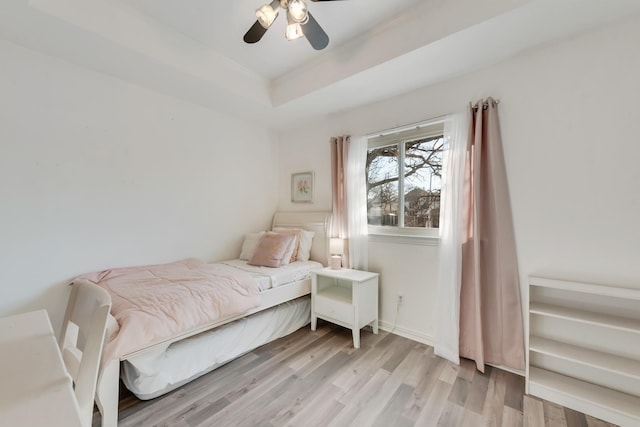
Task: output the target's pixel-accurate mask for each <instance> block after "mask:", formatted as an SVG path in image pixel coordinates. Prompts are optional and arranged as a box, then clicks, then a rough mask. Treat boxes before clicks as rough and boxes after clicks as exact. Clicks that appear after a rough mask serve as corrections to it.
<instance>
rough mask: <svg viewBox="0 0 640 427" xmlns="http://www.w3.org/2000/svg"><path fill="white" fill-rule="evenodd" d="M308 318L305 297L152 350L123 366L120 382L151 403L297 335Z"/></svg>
mask: <svg viewBox="0 0 640 427" xmlns="http://www.w3.org/2000/svg"><path fill="white" fill-rule="evenodd" d="M310 313H311V299H310V297H309V296H305V297H302V298H298V299H295V300H292V301H287V302H284V303H282V304H280V305H277V306H275V307H272V308H270V309H268V310H264V311H261V312H258V313H256V314H253V315H251V316H248V317H245V318H242V319H239V320H236V321H234V322H232V323H229V324H227V325H224V326H221V327H219V328H216V329H213V330H211V331H208V332H203V333H202V334H198V335H196V336H193V337H190V338H187V339H184V340H181V341H178V342H175V343H173V344H171V345H168V346H167V347H165V348H160V349H157V348H154V349H153V350H152V351H149V352H146V353H143V354H141V355H138V356H135V357H133V358H131V359H128V360H126V361H124V362H123V363H122V380H123V382H124V384H125V386H126V387H127V388H128V389H129V390H131V392H133V393H134V394H135V395H136V396H137V397H138V398H139V399H142V400H147V399H153V398H155V397H157V396H160V395H162V394H165V393H167V392H169V391H171V390H174V389H176V388H178V387H180V386H181V385H183V384H185V383H187V382H189V381H192V380H194V379H195V378H197V377H199V376H201V375H204V374H206V373H208V372H211V371H212V370H214V369H216V368H218V367H219V366H221V365H223V364H225V363H227V362H229V361H231V360H233V359H235V358H237V357H239V356H241V355H243V354H245V353H248V352H249V351H251V350H253V349H255V348H257V347H259V346H261V345H264V344H267V343H269V342H271V341H273V340H276V339H278V338H281V337H284V336H286V335H289V334H290V333H292V332H294V331H296V330H298V329H300V328H301V327H303V326H305V325H307V324H308V323H309V322H310V320H311V319H310Z"/></svg>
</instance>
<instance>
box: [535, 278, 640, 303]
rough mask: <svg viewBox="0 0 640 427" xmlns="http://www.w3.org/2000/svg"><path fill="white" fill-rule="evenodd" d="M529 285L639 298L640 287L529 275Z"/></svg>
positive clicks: (624, 297)
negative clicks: (621, 286) (624, 286)
mask: <svg viewBox="0 0 640 427" xmlns="http://www.w3.org/2000/svg"><path fill="white" fill-rule="evenodd" d="M529 284H530V285H531V286H540V287H544V288H552V289H563V290H567V291H574V292H580V293H584V294H593V295H602V296H607V297H615V298H623V299H633V300H640V289H632V288H620V287H615V286H606V285H595V284H592V283H581V282H572V281H568V280H557V279H546V278H543V277H529Z"/></svg>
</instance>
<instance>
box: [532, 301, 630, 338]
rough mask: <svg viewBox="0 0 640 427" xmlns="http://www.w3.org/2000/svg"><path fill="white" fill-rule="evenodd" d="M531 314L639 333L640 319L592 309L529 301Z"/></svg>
mask: <svg viewBox="0 0 640 427" xmlns="http://www.w3.org/2000/svg"><path fill="white" fill-rule="evenodd" d="M529 312H530V313H531V314H538V315H542V316H549V317H556V318H559V319H566V320H573V321H575V322H581V323H588V324H591V325H598V326H603V327H606V328H613V329H620V330H622V331H626V332H634V333H637V334H640V320H636V319H629V318H627V317H618V316H612V315H607V314H601V313H594V312H592V311H585V310H578V309H575V308H569V307H561V306H556V305H552V304H543V303H539V302H531V303H530V305H529Z"/></svg>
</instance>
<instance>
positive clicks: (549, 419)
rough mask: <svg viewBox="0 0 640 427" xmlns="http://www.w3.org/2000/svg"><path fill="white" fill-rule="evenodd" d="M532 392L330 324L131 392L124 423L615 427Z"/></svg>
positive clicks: (171, 426) (495, 373) (419, 348)
mask: <svg viewBox="0 0 640 427" xmlns="http://www.w3.org/2000/svg"><path fill="white" fill-rule="evenodd" d="M523 395H524V384H523V381H522V378H521V377H518V376H517V375H514V374H512V373H508V372H504V371H501V370H499V369H497V368H490V367H487V371H486V373H485V374H482V373H480V372H478V371H477V370H475V367H474V363H473V362H472V361H468V360H465V359H463V360H462V361H461V365H460V366H457V365H454V364H451V363H449V362H448V361H446V360H444V359H442V358H440V357H437V356H435V355H434V354H433V348H432V347H429V346H425V345H424V344H420V343H416V342H413V341H410V340H407V339H406V338H402V337H400V336H397V335H393V334H390V333H387V332H382V331H381V332H380V334H377V335H374V334H373V333H371V331H366V332H363V334H362V341H361V348H360V349H354V348H353V342H352V337H351V331H349V330H348V329H345V328H341V327H337V326H335V325H331V324H330V323H327V322H323V323H321V324H319V327H318V329H317V330H316V331H310V329H309V328H308V327H306V328H302V329H300V330H298V331H296V332H294V333H293V334H291V335H289V336H288V337H285V338H282V339H280V340H277V341H274V342H272V343H269V344H267V345H265V346H262V347H260V348H259V349H256V350H255V351H252V352H249V353H248V354H246V355H244V356H242V357H240V358H238V359H236V360H234V361H232V362H230V363H228V364H226V365H224V366H222V367H220V368H218V369H217V370H215V371H213V372H211V373H209V374H207V375H204V376H202V377H200V378H198V379H196V380H194V381H192V382H190V383H188V384H186V385H184V386H182V387H180V388H178V389H176V390H174V391H173V392H170V393H167V394H165V395H164V396H160V397H158V398H156V399H153V400H149V401H140V400H138V399H136V398H135V396H133V395H132V394H131V393H130V392H129V391H128V390H125V389H122V392H121V396H120V408H119V409H120V410H119V427H130V426H136V427H139V426H141V427H147V426H168V427H257V426H260V427H284V426H291V427H300V426H302V427H316V426H317V427H326V426H332V427H345V426H358V427H369V426H381V427H382V426H384V427H386V426H389V427H410V426H414V427H425V426H427V427H429V426H438V425H440V426H446V427H456V426H461V427H475V426H482V427H484V426H495V427H502V426H509V427H511V426H516V427H519V426H526V427H542V426H550V427H565V426H571V427H573V426H576V427H582V426H586V427H612V425H611V424H608V423H604V422H601V421H599V420H595V419H593V418H591V417H587V416H585V415H584V414H579V413H577V412H575V411H572V410H568V409H566V408H562V407H560V406H558V405H555V404H552V403H549V402H546V401H543V400H540V399H536V398H532V397H529V396H526V397H523ZM93 425H94V426H99V425H100V415H99V414H98V413H97V412H96V413H95V415H94V420H93Z"/></svg>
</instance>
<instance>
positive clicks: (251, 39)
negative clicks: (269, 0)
mask: <svg viewBox="0 0 640 427" xmlns="http://www.w3.org/2000/svg"><path fill="white" fill-rule="evenodd" d="M266 32H267V29H266V28H264V27H263V26H262V25H260V22H258V21H256V22H255V24H253V25H252V26H251V28H249V31H247V33H246V34H245V35H244V41H245V43H257V42H259V41H260V39H261V38H262V36H264V33H266Z"/></svg>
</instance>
